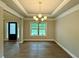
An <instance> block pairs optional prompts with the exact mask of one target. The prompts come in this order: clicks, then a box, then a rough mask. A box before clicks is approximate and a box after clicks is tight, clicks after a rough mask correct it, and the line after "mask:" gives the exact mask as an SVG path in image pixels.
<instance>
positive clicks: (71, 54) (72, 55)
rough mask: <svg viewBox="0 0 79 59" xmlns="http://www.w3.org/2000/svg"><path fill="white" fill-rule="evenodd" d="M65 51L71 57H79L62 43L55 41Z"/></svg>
mask: <svg viewBox="0 0 79 59" xmlns="http://www.w3.org/2000/svg"><path fill="white" fill-rule="evenodd" d="M55 42H56V43H57V44H58V45H59V46H60V47H61V48H62V49H63V50H64V51H66V52H67V53H68V54H69V55H70V56H71V57H73V58H78V57H77V56H75V55H74V54H73V53H71V52H70V51H69V50H68V49H66V48H65V47H64V46H63V45H61V44H60V43H59V42H57V41H55Z"/></svg>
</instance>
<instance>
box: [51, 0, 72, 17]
mask: <svg viewBox="0 0 79 59" xmlns="http://www.w3.org/2000/svg"><path fill="white" fill-rule="evenodd" d="M70 1H71V0H64V1H63V2H62V3H61V4H60V5H59V6H58V7H57V8H56V9H55V11H54V12H52V13H51V15H52V16H53V15H54V14H56V13H57V12H58V11H59V10H60V9H61V8H63V7H64V6H65V5H66V4H67V3H69V2H70Z"/></svg>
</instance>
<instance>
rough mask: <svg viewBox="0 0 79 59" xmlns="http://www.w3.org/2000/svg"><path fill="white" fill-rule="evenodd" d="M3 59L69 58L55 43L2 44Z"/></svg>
mask: <svg viewBox="0 0 79 59" xmlns="http://www.w3.org/2000/svg"><path fill="white" fill-rule="evenodd" d="M4 57H5V58H71V56H70V55H68V54H67V53H66V52H65V51H64V50H63V49H61V48H60V47H59V46H58V45H57V44H56V43H55V42H24V43H23V44H19V43H17V42H5V43H4Z"/></svg>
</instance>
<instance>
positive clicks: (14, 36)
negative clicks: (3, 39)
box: [8, 22, 17, 41]
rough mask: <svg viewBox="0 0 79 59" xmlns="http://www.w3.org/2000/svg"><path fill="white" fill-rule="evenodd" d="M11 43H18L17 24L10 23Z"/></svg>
mask: <svg viewBox="0 0 79 59" xmlns="http://www.w3.org/2000/svg"><path fill="white" fill-rule="evenodd" d="M8 38H9V41H17V22H8Z"/></svg>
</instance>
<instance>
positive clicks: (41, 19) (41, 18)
mask: <svg viewBox="0 0 79 59" xmlns="http://www.w3.org/2000/svg"><path fill="white" fill-rule="evenodd" d="M38 4H39V12H40V13H38V15H37V16H33V19H34V20H36V21H38V22H41V21H45V20H46V19H47V16H43V14H42V13H41V4H42V2H41V1H39V2H38Z"/></svg>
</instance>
